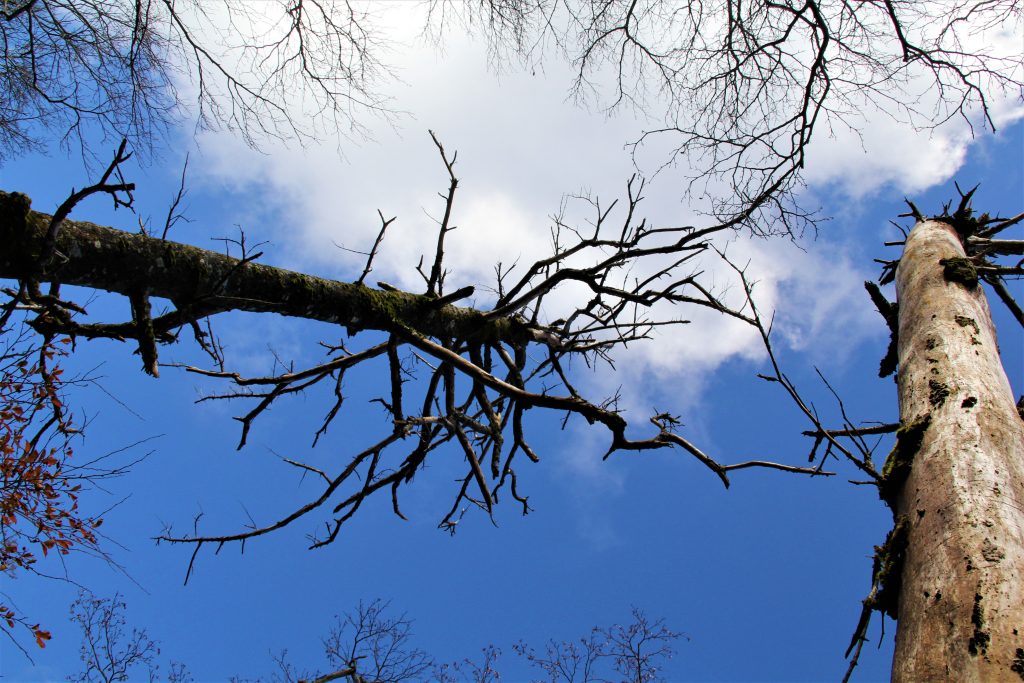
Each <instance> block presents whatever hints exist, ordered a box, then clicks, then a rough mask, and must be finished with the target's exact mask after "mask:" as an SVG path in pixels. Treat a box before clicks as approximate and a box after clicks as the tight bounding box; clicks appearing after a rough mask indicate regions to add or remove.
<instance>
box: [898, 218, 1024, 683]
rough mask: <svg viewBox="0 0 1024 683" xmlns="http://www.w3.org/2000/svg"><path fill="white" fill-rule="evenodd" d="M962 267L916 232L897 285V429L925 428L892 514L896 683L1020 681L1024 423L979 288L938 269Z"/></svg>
mask: <svg viewBox="0 0 1024 683" xmlns="http://www.w3.org/2000/svg"><path fill="white" fill-rule="evenodd" d="M964 256H965V254H964V249H963V246H962V244H961V241H960V237H959V236H958V234H957V232H956V230H955V229H954V228H953V226H952V225H950V224H949V223H946V222H943V221H939V220H925V221H920V222H919V223H918V224H917V225H916V226H915V227H914V229H913V231H912V232H911V233H910V236H909V237H908V239H907V242H906V247H905V251H904V254H903V257H902V258H901V260H900V265H899V268H898V270H897V275H896V288H897V297H898V303H899V376H898V382H899V406H900V417H901V422H902V423H903V424H904V425H905V426H906V425H910V424H912V423H914V422H917V421H919V420H922V419H928V422H927V425H928V426H927V429H925V431H924V434H923V438H922V440H921V443H920V446H919V448H918V450H917V452H916V453H911V454H901V455H902V457H904V458H908V457H912V458H913V459H912V465H911V467H910V470H909V473H908V475H907V478H906V481H905V482H904V485H903V487H902V490H901V491H900V493H899V494H898V495H897V497H896V501H895V509H894V514H895V515H896V520H897V525H899V524H901V523H903V524H905V525H906V527H907V534H908V535H907V541H906V546H905V548H904V549H903V571H902V583H901V587H900V590H899V617H898V619H899V621H898V632H897V636H896V652H895V655H894V660H893V672H892V680H893V681H895V682H897V683H925V682H930V681H956V682H958V683H971V682H974V681H985V682H989V683H991V682H997V681H1016V682H1017V683H1019V682H1020V681H1022V680H1024V422H1022V420H1021V418H1020V416H1019V415H1018V413H1017V410H1016V407H1015V405H1014V401H1013V394H1012V391H1011V388H1010V384H1009V381H1008V380H1007V377H1006V373H1005V371H1004V369H1003V366H1002V364H1001V362H1000V357H999V349H998V346H997V344H996V332H995V328H994V327H993V324H992V320H991V316H990V314H989V309H988V304H987V303H986V301H985V295H984V293H983V291H982V288H981V286H980V285H978V284H977V281H976V279H975V280H974V281H973V282H972V281H971V278H970V277H964V276H963V274H962V273H959V274H958V270H957V269H956V268H953V267H950V265H951V264H950V262H948V261H947V262H946V263H942V262H943V261H946V260H947V259H963V258H964ZM963 264H964V262H963V261H955V260H954V261H953V262H952V265H961V266H962V265H963Z"/></svg>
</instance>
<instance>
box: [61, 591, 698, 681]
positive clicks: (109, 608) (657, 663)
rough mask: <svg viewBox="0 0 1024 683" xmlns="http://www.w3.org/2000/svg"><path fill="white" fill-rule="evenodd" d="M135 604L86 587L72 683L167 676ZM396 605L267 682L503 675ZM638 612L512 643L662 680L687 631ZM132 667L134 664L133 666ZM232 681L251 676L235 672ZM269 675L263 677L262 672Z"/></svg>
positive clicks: (356, 613) (344, 620) (587, 672)
mask: <svg viewBox="0 0 1024 683" xmlns="http://www.w3.org/2000/svg"><path fill="white" fill-rule="evenodd" d="M126 610H127V605H126V604H125V603H124V601H123V600H121V599H120V598H119V597H117V596H115V597H114V598H113V599H98V598H94V597H93V596H91V595H88V594H84V593H83V594H82V595H80V596H79V598H78V600H76V601H75V603H74V604H73V605H72V607H71V615H72V621H74V622H75V623H76V624H78V625H79V627H80V628H81V629H82V645H81V653H82V662H83V666H84V668H83V670H82V672H80V673H78V674H75V675H72V676H68V677H67V680H69V681H72V683H93V682H94V681H102V682H103V683H113V682H114V681H127V680H140V678H139V675H138V673H134V672H138V671H139V670H143V671H145V672H146V673H147V674H148V677H149V680H150V681H156V680H160V678H159V676H158V667H157V665H156V663H155V660H156V657H157V656H158V655H159V654H160V650H159V644H158V643H157V642H156V641H154V640H152V639H151V638H150V637H149V634H148V633H147V631H146V629H141V630H140V629H136V628H132V630H131V633H128V631H127V630H126V629H127V621H126V617H125V612H126ZM390 611H391V610H390V605H389V604H388V603H387V602H384V601H382V600H380V599H377V600H372V601H370V602H366V603H360V604H359V606H358V607H357V608H356V609H355V610H353V611H351V612H347V613H345V614H344V615H341V616H338V617H336V620H335V623H334V625H333V626H332V627H331V629H330V631H329V632H328V634H327V636H326V637H325V638H324V639H323V647H324V658H325V659H326V665H325V666H324V668H323V669H316V670H312V671H309V670H305V671H300V670H299V668H298V667H297V666H295V665H294V664H292V663H291V662H290V661H289V659H288V653H287V651H286V650H285V651H282V652H281V653H280V654H279V655H276V656H274V657H273V661H274V667H275V671H273V672H271V673H270V675H269V678H268V679H266V680H268V681H269V683H328V681H348V682H349V683H416V682H419V681H428V680H429V681H437V682H438V683H496V682H497V681H500V680H501V678H502V676H501V669H502V664H501V657H502V653H501V650H500V649H499V648H497V647H495V646H494V645H488V646H486V647H484V648H483V650H482V652H481V655H480V658H479V659H469V658H466V659H463V660H461V661H458V662H453V663H446V664H439V663H438V662H437V661H436V660H435V659H434V658H433V657H431V656H430V655H429V654H427V653H426V652H424V651H423V650H421V649H419V648H417V647H415V646H414V644H413V636H414V634H413V630H412V627H413V622H412V621H411V620H410V619H409V618H408V617H407V616H406V615H404V614H403V615H399V616H392V615H391V613H390ZM632 618H633V620H632V622H631V623H629V624H628V625H615V626H610V627H608V628H598V627H595V628H594V629H593V631H592V632H591V633H590V634H589V635H588V636H587V637H585V638H580V639H579V640H578V641H571V642H556V641H554V640H552V641H550V642H549V643H548V645H547V646H546V648H545V652H544V654H543V655H538V654H537V653H536V652H535V651H534V650H533V648H531V647H530V646H529V645H527V644H525V643H522V642H520V643H518V644H516V645H515V646H514V648H513V649H514V650H515V652H516V654H517V655H519V656H520V657H522V658H524V659H525V660H526V661H527V662H528V663H529V664H530V665H531V666H532V667H534V668H536V669H539V670H540V671H541V672H543V675H544V676H545V678H548V679H549V680H550V681H551V683H559V682H564V683H597V682H599V681H609V680H613V679H616V678H618V677H622V676H624V677H625V678H624V679H623V680H624V681H628V682H629V683H653V682H655V681H662V680H664V679H662V678H661V677H660V676H659V673H660V668H661V666H662V665H663V663H664V661H665V660H667V659H671V658H672V656H673V655H674V654H675V649H674V643H675V642H676V641H677V640H679V638H680V637H682V636H681V635H680V634H678V633H675V632H673V631H671V630H669V629H668V628H666V626H665V624H664V622H663V621H662V620H660V619H659V620H657V621H653V622H652V621H649V620H648V619H647V617H646V616H645V615H644V613H643V612H641V611H640V610H638V609H636V608H634V609H633V612H632ZM129 673H132V675H131V676H129ZM167 680H168V681H169V682H171V683H189V682H190V681H191V680H192V677H191V675H190V674H189V673H188V670H187V668H186V667H185V665H183V664H181V663H176V662H172V663H171V664H170V667H169V673H168V677H167ZM230 680H231V681H232V683H253V679H242V678H239V677H232V678H231V679H230ZM256 680H257V681H258V680H263V679H256Z"/></svg>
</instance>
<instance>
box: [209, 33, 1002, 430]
mask: <svg viewBox="0 0 1024 683" xmlns="http://www.w3.org/2000/svg"><path fill="white" fill-rule="evenodd" d="M415 25H416V22H415V21H412V20H411V19H410V18H409V16H408V15H406V19H405V21H404V22H403V23H402V27H401V30H399V31H398V32H397V33H396V37H395V41H396V42H397V43H402V42H404V43H406V44H407V45H408V48H407V49H405V50H404V51H401V52H397V53H396V55H395V56H396V59H397V60H398V63H397V64H396V69H397V70H398V72H399V74H400V76H401V78H402V83H400V84H397V85H395V86H394V87H393V90H392V93H391V94H393V95H394V96H395V100H396V101H397V102H399V103H401V106H402V108H403V109H405V110H407V111H409V112H411V115H410V116H409V117H408V118H405V119H404V120H402V121H401V125H400V127H399V128H389V127H383V128H382V129H381V130H378V131H376V132H375V136H376V137H375V139H373V140H370V141H364V142H360V143H352V142H346V143H345V144H344V145H343V147H344V156H342V155H341V154H340V153H339V152H338V146H337V145H336V144H335V143H336V141H325V144H324V145H323V146H322V147H318V148H310V149H277V148H275V149H273V150H271V152H272V153H271V154H268V155H261V154H257V153H254V152H251V151H249V150H247V149H245V148H244V147H243V146H242V145H241V143H239V142H237V141H236V140H235V138H233V137H230V136H227V135H220V134H207V135H204V136H203V139H202V140H201V141H200V147H201V149H202V153H203V160H204V162H203V163H204V169H203V170H204V171H205V172H206V173H208V174H210V175H211V176H215V177H217V178H219V179H221V180H227V181H229V182H233V183H237V184H238V185H239V186H240V187H257V188H259V189H260V191H261V192H260V193H261V195H262V197H263V199H262V201H264V202H267V203H269V204H270V205H273V206H276V207H278V208H279V211H278V212H277V215H279V216H281V217H282V218H283V222H282V224H280V225H278V226H277V227H276V228H275V231H276V233H277V235H278V236H280V237H281V239H278V240H277V242H278V247H279V248H280V247H284V248H287V249H289V250H290V254H289V257H290V258H292V259H295V260H297V261H299V262H300V263H301V264H303V265H305V266H306V267H310V268H315V269H317V270H320V271H321V272H323V271H326V272H327V274H331V275H335V276H337V277H353V274H354V273H358V272H359V270H360V269H361V267H362V264H363V261H364V257H363V256H361V255H358V254H353V253H351V252H346V251H342V250H340V249H338V248H337V247H336V246H335V244H340V245H343V246H344V247H346V248H348V249H355V250H366V249H368V248H369V246H370V244H372V242H373V239H374V237H375V236H376V233H377V230H378V229H379V219H378V218H377V210H378V209H380V210H381V211H382V212H383V213H384V215H385V216H386V217H391V216H397V217H398V219H397V221H396V222H395V224H394V225H393V227H392V228H391V229H390V230H389V233H388V235H387V237H386V239H385V242H384V245H383V249H382V251H381V254H380V256H379V257H378V259H377V262H376V267H375V270H374V273H373V274H372V275H371V277H370V282H375V281H377V280H386V281H388V282H391V283H393V284H396V285H398V286H402V287H406V288H412V289H417V288H419V287H422V281H421V280H420V278H419V276H418V275H417V274H416V272H415V269H414V266H415V265H416V263H417V262H418V261H419V260H420V258H421V256H423V257H424V263H425V266H426V267H429V264H430V257H431V254H432V253H433V250H434V244H435V241H436V223H435V219H436V218H438V217H439V216H440V215H441V213H442V211H443V201H442V199H441V198H439V197H438V193H439V192H444V191H445V190H446V188H447V174H446V171H445V169H444V168H443V166H442V165H441V161H440V159H439V157H438V155H437V151H436V150H435V149H434V146H433V143H432V141H431V140H430V138H429V137H428V135H427V133H426V129H428V128H431V129H433V130H435V131H436V132H437V134H438V136H439V138H440V139H441V141H442V142H443V143H444V144H445V146H446V149H447V150H448V152H449V153H450V154H452V153H454V152H455V151H459V156H458V163H457V166H456V174H457V175H458V176H459V178H460V179H461V184H460V187H459V190H458V196H457V200H456V206H455V214H454V220H453V222H454V223H455V224H456V225H458V226H459V229H458V230H456V231H454V232H452V233H451V234H450V235H449V238H448V243H447V245H448V249H447V259H448V260H447V265H448V266H449V268H451V269H452V270H453V275H452V280H453V281H452V284H453V285H454V284H459V285H461V284H465V283H468V284H475V285H484V286H487V285H490V284H492V283H493V267H494V264H495V263H496V262H497V261H499V260H500V261H503V262H504V263H505V264H509V263H511V262H513V261H515V260H516V259H517V258H518V259H520V262H522V263H528V262H530V261H532V260H533V259H534V258H537V257H538V256H539V255H542V254H544V253H545V250H546V249H547V248H548V245H549V229H550V225H551V221H550V218H549V216H550V214H551V213H553V212H554V211H555V210H556V209H557V208H558V206H559V203H560V200H561V197H562V196H563V195H564V194H565V193H572V192H577V191H580V190H581V189H582V190H589V191H590V192H591V194H592V195H594V196H598V197H602V198H604V200H605V203H606V204H607V202H608V201H610V198H612V197H621V196H622V194H623V188H624V184H625V183H624V181H625V179H626V178H628V177H629V175H630V174H631V173H632V172H633V170H634V168H633V166H632V162H631V160H630V158H629V156H628V154H627V152H626V151H625V150H624V148H623V144H624V143H625V142H626V141H628V140H631V139H635V137H636V136H637V134H638V133H639V132H640V131H641V130H642V129H643V128H644V127H645V126H647V125H649V124H650V122H649V121H646V120H644V121H641V120H637V119H635V118H632V117H630V116H626V115H620V116H616V117H613V118H608V117H605V116H603V115H600V114H588V113H587V112H585V111H582V110H581V109H580V108H578V107H577V106H575V105H574V104H572V103H570V102H567V101H566V92H567V91H566V87H567V86H568V84H569V83H570V81H571V75H572V73H571V69H570V68H569V67H567V66H566V65H564V64H561V63H560V62H558V60H554V61H553V62H551V63H550V64H549V65H548V67H547V68H548V73H544V74H534V73H531V72H529V71H527V70H510V71H509V72H506V73H503V74H501V75H499V76H496V75H495V74H493V73H490V72H488V70H487V63H488V60H487V53H486V46H484V45H482V44H479V43H475V42H473V40H471V39H470V38H469V37H467V36H464V35H463V36H454V35H453V36H452V38H451V39H450V40H448V41H447V42H446V44H445V53H444V54H443V55H442V54H439V53H438V52H437V51H436V50H435V49H434V48H433V47H432V46H429V45H425V44H423V43H422V42H416V41H415V36H414V34H413V32H412V28H411V27H413V26H415ZM1001 39H1002V38H1001ZM1009 101H1010V100H1009V99H1006V100H996V107H995V109H994V111H995V113H996V115H997V116H998V117H999V118H1000V121H1004V120H1011V119H1013V118H1014V117H1017V116H1019V115H1020V113H1021V112H1020V107H1019V106H1017V105H1013V106H1011V105H1010V104H1008V102H1009ZM857 116H860V119H856V117H855V120H854V122H860V123H862V124H863V125H860V126H857V129H858V130H859V134H858V133H855V132H853V129H851V128H847V127H837V128H836V129H835V131H834V136H833V137H832V138H828V137H825V136H824V135H823V134H824V132H825V131H824V130H819V137H818V138H817V140H816V142H815V144H814V145H813V146H812V148H811V150H810V158H809V160H808V164H807V168H808V171H807V179H808V180H809V181H810V183H811V186H812V190H814V189H819V188H822V187H825V186H827V187H829V188H835V187H838V188H839V189H840V190H841V191H843V192H845V193H847V194H850V195H852V196H854V197H863V196H864V195H866V194H869V193H871V192H874V191H877V190H878V189H879V188H881V187H883V186H885V185H895V186H896V187H898V188H900V189H901V190H903V191H905V192H908V193H910V192H915V191H918V190H921V189H923V188H926V187H929V186H931V185H933V184H935V183H938V182H942V181H943V180H946V179H947V178H948V177H949V176H950V175H951V174H952V173H954V172H955V171H956V169H957V168H958V167H959V166H960V165H961V164H962V163H963V159H964V156H965V154H966V151H967V148H968V146H969V145H970V144H971V143H972V138H971V136H970V129H969V127H968V126H967V125H966V123H965V122H963V121H962V120H958V119H953V120H951V121H950V122H948V123H947V124H946V125H944V126H941V127H939V128H937V129H934V130H932V131H928V132H916V133H915V132H908V128H907V126H906V124H902V123H898V122H897V121H895V120H894V119H893V118H891V117H887V116H884V115H881V114H880V113H879V112H877V111H869V110H866V109H865V110H862V111H861V112H860V113H859V114H858V115H857ZM658 140H660V138H655V141H656V142H655V144H659V143H658V142H657V141H658ZM664 142H665V144H668V143H669V142H671V141H670V140H665V141H664ZM645 151H646V152H647V153H652V152H655V151H656V150H650V149H648V150H645ZM673 178H674V177H673V175H672V174H671V173H666V174H664V175H661V176H658V177H657V178H656V179H655V180H654V181H653V182H652V183H650V184H649V186H648V188H647V191H646V194H647V196H648V199H647V201H646V202H645V203H644V204H642V205H641V211H642V213H643V214H644V215H648V216H651V217H653V218H654V219H655V221H656V222H658V223H659V224H660V225H678V224H680V223H683V222H686V221H692V220H695V219H694V210H695V209H696V208H700V207H693V206H686V207H684V206H683V205H681V204H680V201H679V196H680V192H679V190H680V188H679V187H678V186H673V182H677V180H675V181H674V179H673ZM808 247H809V248H808V250H807V251H801V250H800V249H798V248H797V247H796V246H795V245H793V244H791V243H789V242H785V241H760V240H751V239H747V238H739V239H736V240H734V241H733V242H732V243H731V244H730V245H729V254H730V257H731V258H732V259H734V260H735V261H736V262H737V263H746V262H747V261H749V262H750V266H749V273H750V275H751V277H752V278H753V279H756V280H758V281H759V284H758V287H757V291H756V295H757V300H758V303H759V305H760V306H761V308H762V311H763V312H764V313H765V314H766V315H770V314H771V311H776V312H777V315H776V325H775V330H776V334H777V338H778V339H779V340H781V341H783V342H784V343H785V344H787V345H789V346H790V347H792V348H796V349H802V350H806V349H815V348H819V347H821V348H829V349H831V350H832V352H835V351H836V350H837V349H838V350H839V351H842V350H843V349H846V350H849V349H852V348H853V347H855V346H856V345H857V344H859V343H861V342H862V341H863V339H864V338H865V336H866V335H869V334H872V330H874V326H872V325H869V324H865V320H866V319H867V318H868V317H869V316H871V315H873V313H872V312H871V311H870V310H869V305H868V303H867V298H866V297H865V296H863V295H862V294H861V293H860V290H861V286H862V285H861V283H862V281H863V280H864V279H866V278H867V277H868V274H867V273H865V272H863V271H861V270H859V269H858V268H856V267H854V265H853V260H852V259H851V258H850V257H849V256H847V255H846V254H845V252H844V251H843V250H842V249H841V248H838V247H835V246H831V245H821V244H814V245H808ZM648 267H654V264H650V265H649V266H648ZM702 268H703V269H704V270H705V276H706V278H709V280H710V282H712V283H713V284H715V285H717V287H718V288H719V289H721V290H724V291H727V292H729V293H730V296H732V297H734V298H735V297H737V296H740V295H741V294H742V292H741V290H740V288H739V286H738V284H737V283H736V280H735V277H734V274H733V273H731V272H730V271H729V269H728V268H727V267H725V266H724V265H722V264H716V263H714V262H713V260H708V261H707V262H705V263H704V264H702ZM575 293H576V292H573V291H572V290H567V291H566V293H564V294H563V295H561V296H560V297H559V296H556V297H553V298H552V300H551V301H549V302H548V303H549V313H550V315H551V317H556V316H557V311H558V310H559V309H560V308H561V307H564V306H565V305H566V304H567V299H569V298H573V297H574V295H575ZM479 296H480V297H485V296H486V295H485V293H484V292H483V291H482V290H480V294H479ZM851 302H854V303H852V304H851ZM668 315H682V316H683V317H686V318H689V319H691V320H692V321H693V323H692V324H690V325H687V326H681V327H678V328H675V329H674V330H672V331H670V332H666V333H663V334H660V335H659V336H658V338H657V339H655V340H653V341H651V342H646V343H638V344H635V345H633V346H632V347H631V348H630V349H629V353H627V354H622V357H621V358H620V359H618V361H619V367H620V369H623V370H625V371H627V372H635V373H641V374H642V376H644V377H647V378H650V379H651V380H652V382H654V381H655V380H658V381H660V382H669V383H670V382H673V381H678V380H679V378H684V377H685V378H686V379H687V381H691V382H695V383H698V384H699V380H700V378H701V377H702V376H704V375H705V374H706V373H709V372H711V371H713V370H714V369H715V368H716V367H718V366H719V365H720V364H721V363H723V362H725V361H727V360H729V359H732V358H744V359H752V358H757V357H759V355H760V354H761V353H762V349H761V344H760V340H759V338H758V336H757V335H756V333H755V331H754V330H752V329H751V328H749V326H746V325H744V324H743V323H741V322H739V321H736V320H734V319H731V318H727V317H724V316H721V315H718V314H717V313H714V312H711V311H707V310H703V309H697V310H692V309H691V310H685V311H682V312H679V313H677V312H673V313H671V314H668ZM593 381H594V382H595V383H596V384H597V385H601V386H605V387H606V388H610V389H614V384H615V382H617V381H618V380H616V379H614V377H608V378H605V377H604V376H603V375H600V376H599V377H598V378H596V379H594V380H593ZM642 386H648V385H647V384H643V385H642ZM636 400H637V403H638V404H639V403H644V404H646V403H648V401H646V400H643V397H636ZM644 409H645V410H648V409H649V406H647V405H645V406H644Z"/></svg>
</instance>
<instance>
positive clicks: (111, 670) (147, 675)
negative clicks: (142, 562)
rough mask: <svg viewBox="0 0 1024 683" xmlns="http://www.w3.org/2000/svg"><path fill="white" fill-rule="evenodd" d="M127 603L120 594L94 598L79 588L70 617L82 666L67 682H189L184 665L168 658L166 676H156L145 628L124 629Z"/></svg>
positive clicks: (156, 651)
mask: <svg viewBox="0 0 1024 683" xmlns="http://www.w3.org/2000/svg"><path fill="white" fill-rule="evenodd" d="M126 609H127V605H126V604H125V602H124V600H123V599H121V597H120V596H117V595H115V596H114V597H113V598H97V597H95V596H93V595H90V594H89V593H86V592H82V593H80V594H79V596H78V599H77V600H75V602H74V604H72V605H71V621H72V623H74V624H76V625H77V626H78V627H79V628H80V629H81V631H82V644H81V647H80V649H79V657H80V659H81V661H82V668H81V670H80V671H78V672H77V673H74V674H70V675H68V676H67V677H66V680H67V681H70V683H116V682H117V681H142V680H148V681H150V683H155V681H160V680H167V681H168V683H191V681H192V680H193V679H192V676H191V675H189V673H188V669H187V668H186V667H185V665H183V664H181V663H179V662H170V663H169V665H168V671H167V677H166V679H164V678H162V677H161V676H160V673H159V670H160V667H159V665H158V663H157V657H158V656H159V655H160V647H159V645H158V643H157V642H156V641H155V640H153V639H152V638H150V637H149V634H148V633H147V632H146V629H137V628H134V627H133V628H131V630H130V631H129V630H128V624H127V618H126V617H125V611H126Z"/></svg>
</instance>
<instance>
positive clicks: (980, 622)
mask: <svg viewBox="0 0 1024 683" xmlns="http://www.w3.org/2000/svg"><path fill="white" fill-rule="evenodd" d="M981 600H982V598H981V593H975V594H974V609H972V610H971V623H972V624H974V635H972V636H971V638H970V640H968V641H967V651H968V652H970V653H971V656H972V657H977V656H978V655H985V654H986V653H988V643H989V640H991V636H989V634H988V631H986V630H985V611H984V610H983V609H982V607H981Z"/></svg>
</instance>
